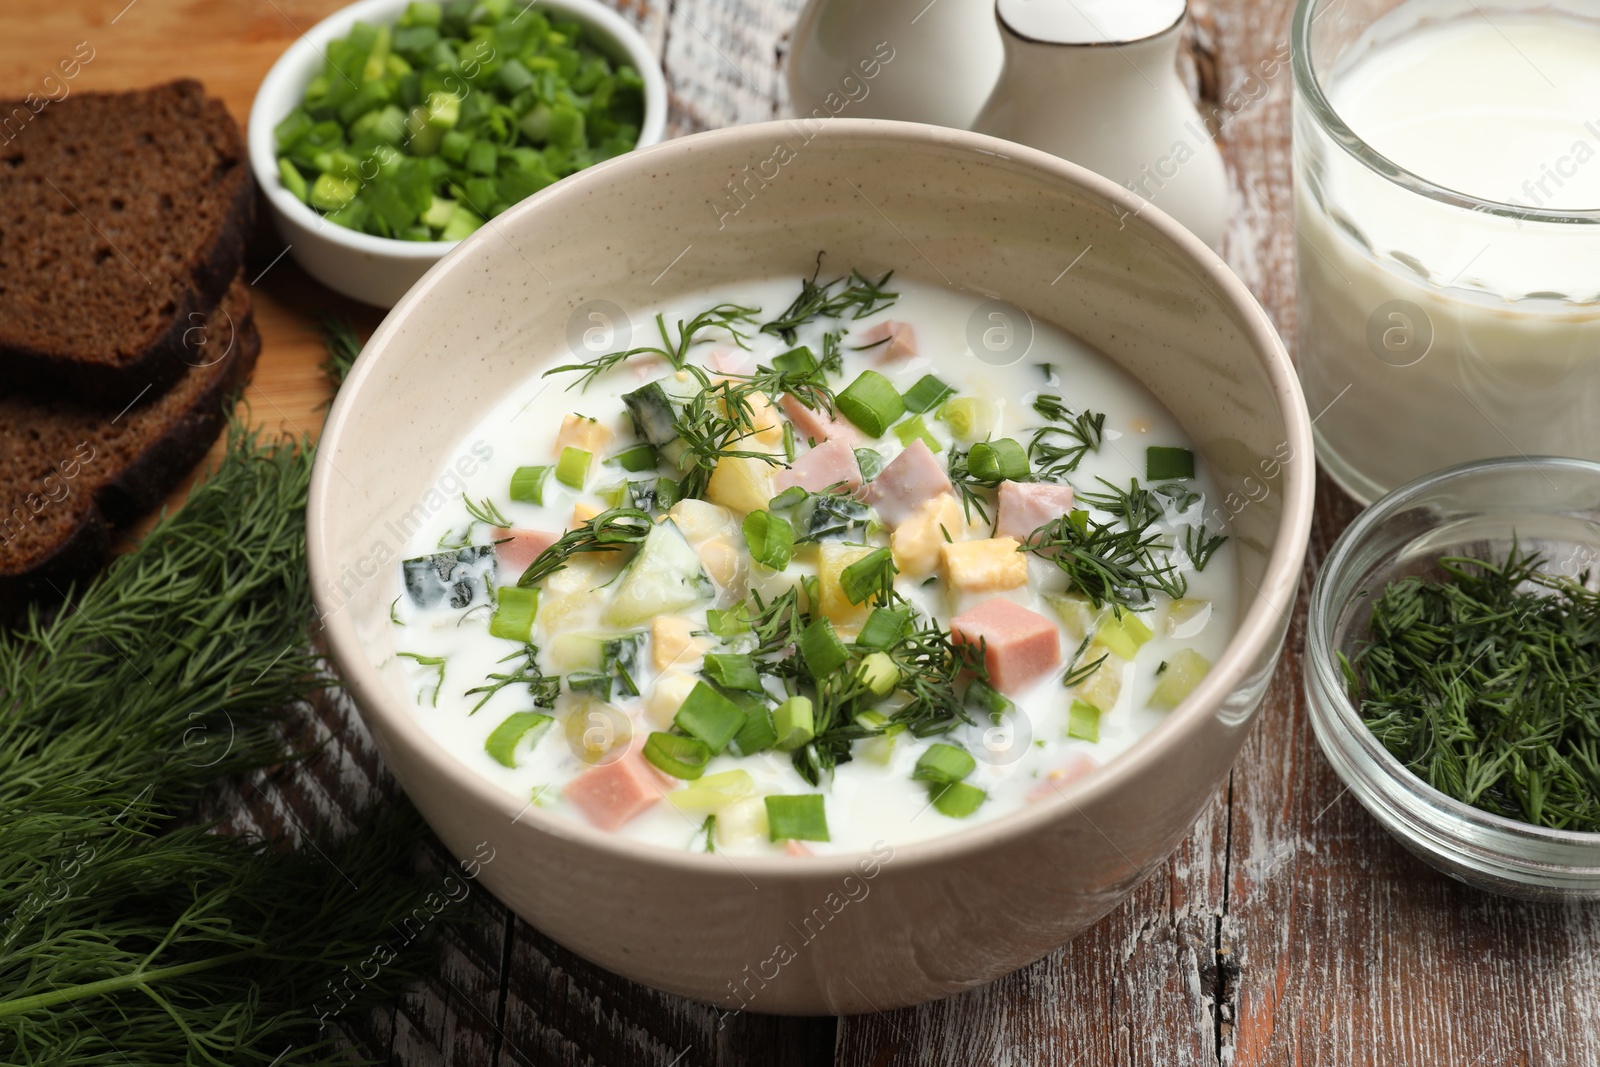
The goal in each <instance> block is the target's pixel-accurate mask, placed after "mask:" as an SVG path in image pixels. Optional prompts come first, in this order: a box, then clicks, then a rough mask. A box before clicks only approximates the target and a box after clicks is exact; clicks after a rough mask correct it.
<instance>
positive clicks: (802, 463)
mask: <svg viewBox="0 0 1600 1067" xmlns="http://www.w3.org/2000/svg"><path fill="white" fill-rule="evenodd" d="M840 482H843V483H844V484H845V486H846V488H847V489H849V491H850V492H855V491H856V490H857V489H859V488H860V487H861V468H860V466H859V465H857V463H856V454H855V451H854V450H853V449H852V448H851V447H850V446H849V444H847V443H846V442H844V441H841V440H838V439H835V440H832V441H824V442H823V443H822V444H820V445H818V446H817V447H816V448H813V449H812V450H811V451H809V452H807V453H806V454H805V455H803V456H800V457H798V458H797V459H796V460H795V461H794V463H793V464H791V465H790V466H788V467H784V468H781V469H780V470H778V471H777V472H776V473H775V474H773V476H772V487H773V488H774V489H776V490H778V492H780V493H781V492H783V490H785V489H788V488H789V487H790V486H795V485H798V486H800V487H801V488H802V489H804V490H805V491H806V492H808V493H820V492H822V491H823V490H824V489H826V488H828V486H830V485H837V484H838V483H840Z"/></svg>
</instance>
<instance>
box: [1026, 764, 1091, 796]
mask: <svg viewBox="0 0 1600 1067" xmlns="http://www.w3.org/2000/svg"><path fill="white" fill-rule="evenodd" d="M1096 766H1098V764H1096V763H1095V761H1094V760H1092V759H1090V758H1089V757H1088V756H1085V755H1084V754H1083V753H1081V752H1074V753H1073V754H1072V755H1071V756H1070V757H1068V758H1067V761H1066V762H1065V763H1063V764H1062V765H1061V766H1059V767H1057V768H1055V769H1054V770H1051V771H1047V772H1046V773H1045V775H1044V777H1043V778H1040V779H1039V784H1038V785H1036V786H1034V787H1033V788H1032V789H1030V790H1028V802H1029V803H1030V804H1031V803H1033V802H1035V801H1039V800H1046V799H1048V798H1050V797H1053V796H1055V795H1056V794H1058V793H1059V792H1061V790H1063V789H1065V788H1066V787H1067V785H1068V784H1069V783H1071V782H1075V781H1077V780H1078V779H1079V778H1082V777H1083V776H1084V775H1086V774H1088V773H1089V772H1090V771H1092V770H1094V769H1095V767H1096Z"/></svg>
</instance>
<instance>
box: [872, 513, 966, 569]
mask: <svg viewBox="0 0 1600 1067" xmlns="http://www.w3.org/2000/svg"><path fill="white" fill-rule="evenodd" d="M966 533H967V523H966V519H965V518H964V517H963V516H962V514H961V505H960V504H959V503H958V502H957V501H956V498H955V497H953V496H951V495H950V494H949V493H940V494H939V495H938V496H936V497H934V498H933V499H932V500H925V501H923V503H922V506H921V507H919V508H918V509H917V510H916V511H915V512H914V513H913V514H912V516H911V517H910V518H909V519H907V520H906V521H905V522H902V523H901V524H900V525H899V526H896V527H895V528H894V532H893V533H891V534H890V535H889V548H890V550H891V551H892V552H894V565H895V566H896V567H898V568H900V573H901V574H905V575H909V576H911V577H913V578H926V577H927V576H928V575H930V574H932V573H933V572H934V569H935V568H936V567H938V566H939V559H940V553H939V550H940V549H941V548H943V547H944V546H945V535H946V534H948V535H949V536H950V538H951V540H956V541H959V540H961V539H962V538H963V537H965V536H966Z"/></svg>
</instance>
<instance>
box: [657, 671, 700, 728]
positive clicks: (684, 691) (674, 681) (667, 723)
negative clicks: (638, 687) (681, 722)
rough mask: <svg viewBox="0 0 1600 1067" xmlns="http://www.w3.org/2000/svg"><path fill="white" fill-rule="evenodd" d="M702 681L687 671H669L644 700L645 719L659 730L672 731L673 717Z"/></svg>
mask: <svg viewBox="0 0 1600 1067" xmlns="http://www.w3.org/2000/svg"><path fill="white" fill-rule="evenodd" d="M699 681H700V679H698V678H696V677H695V676H694V675H692V674H690V673H688V672H687V671H678V670H669V671H667V672H666V673H665V674H663V675H662V676H661V677H660V678H658V679H656V684H655V685H654V686H652V687H651V689H650V694H649V695H648V696H647V697H645V700H644V713H645V717H646V718H648V719H649V720H650V723H651V725H653V726H654V727H655V728H656V729H658V730H666V729H670V728H671V726H672V718H673V716H675V715H677V714H678V709H679V708H681V707H683V702H684V701H685V700H687V699H688V698H689V692H690V691H691V690H692V689H694V687H695V686H696V685H697V684H698V683H699Z"/></svg>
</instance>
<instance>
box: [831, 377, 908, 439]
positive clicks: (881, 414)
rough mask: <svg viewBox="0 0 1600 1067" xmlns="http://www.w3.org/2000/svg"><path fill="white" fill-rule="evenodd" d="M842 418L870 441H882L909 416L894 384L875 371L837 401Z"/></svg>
mask: <svg viewBox="0 0 1600 1067" xmlns="http://www.w3.org/2000/svg"><path fill="white" fill-rule="evenodd" d="M834 404H835V406H836V407H838V409H839V411H840V413H841V414H843V415H844V417H845V418H847V419H849V420H850V421H851V422H853V423H855V424H856V425H857V426H859V427H860V428H861V430H862V432H864V433H865V434H866V435H867V436H868V437H882V436H883V434H884V431H885V430H887V429H888V428H889V427H890V426H892V425H894V423H895V421H896V420H898V419H899V418H900V416H901V415H904V414H905V413H906V405H905V401H903V400H901V399H900V393H899V392H898V391H897V390H896V389H895V387H894V384H893V383H892V382H890V381H889V379H887V378H885V377H884V376H883V375H881V374H879V373H878V372H877V371H875V370H864V371H862V372H861V374H860V375H859V376H857V378H856V380H855V381H853V382H851V383H850V384H849V385H847V386H845V387H844V390H843V391H842V392H840V393H839V395H838V396H837V397H836V398H835V399H834Z"/></svg>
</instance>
